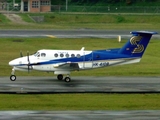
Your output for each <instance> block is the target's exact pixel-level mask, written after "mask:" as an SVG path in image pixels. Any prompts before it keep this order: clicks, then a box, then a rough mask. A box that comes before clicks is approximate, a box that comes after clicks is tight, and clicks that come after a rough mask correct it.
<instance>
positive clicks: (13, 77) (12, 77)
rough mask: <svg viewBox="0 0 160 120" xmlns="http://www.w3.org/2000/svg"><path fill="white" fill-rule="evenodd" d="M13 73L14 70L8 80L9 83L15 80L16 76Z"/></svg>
mask: <svg viewBox="0 0 160 120" xmlns="http://www.w3.org/2000/svg"><path fill="white" fill-rule="evenodd" d="M14 72H15V70H14V69H12V72H11V76H10V80H11V81H15V80H16V76H15V75H14Z"/></svg>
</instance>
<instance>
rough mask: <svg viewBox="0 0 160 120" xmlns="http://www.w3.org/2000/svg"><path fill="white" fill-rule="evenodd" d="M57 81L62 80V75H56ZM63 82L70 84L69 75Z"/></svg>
mask: <svg viewBox="0 0 160 120" xmlns="http://www.w3.org/2000/svg"><path fill="white" fill-rule="evenodd" d="M57 79H58V80H63V75H62V74H59V75H57ZM64 81H65V82H70V81H71V78H70V77H69V75H67V77H65V78H64Z"/></svg>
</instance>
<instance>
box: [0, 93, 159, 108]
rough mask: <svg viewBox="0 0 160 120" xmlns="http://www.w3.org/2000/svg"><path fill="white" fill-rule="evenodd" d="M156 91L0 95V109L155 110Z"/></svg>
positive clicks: (157, 98)
mask: <svg viewBox="0 0 160 120" xmlns="http://www.w3.org/2000/svg"><path fill="white" fill-rule="evenodd" d="M159 99H160V95H159V94H134V95H133V94H46V95H38V94H37V95H11V94H10V95H7V94H5V95H0V110H146V109H148V110H159V108H160V102H159Z"/></svg>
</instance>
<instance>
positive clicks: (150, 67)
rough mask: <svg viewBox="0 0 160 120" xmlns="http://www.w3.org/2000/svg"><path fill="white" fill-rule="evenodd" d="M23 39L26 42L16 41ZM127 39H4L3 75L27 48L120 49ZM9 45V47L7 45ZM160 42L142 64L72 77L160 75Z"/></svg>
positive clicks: (0, 50)
mask: <svg viewBox="0 0 160 120" xmlns="http://www.w3.org/2000/svg"><path fill="white" fill-rule="evenodd" d="M16 40H22V42H16ZM126 41H127V40H122V42H121V43H119V42H118V41H117V40H116V39H98V38H83V39H82V38H81V39H60V38H0V42H1V44H0V55H1V59H0V67H1V70H2V71H1V72H0V76H9V75H10V72H11V69H12V68H11V67H10V66H9V65H8V62H9V61H11V60H12V59H15V58H17V57H19V55H20V51H22V52H23V54H24V55H26V54H27V51H29V52H30V54H33V53H35V52H36V51H37V50H39V49H58V50H60V49H64V50H65V49H66V50H70V49H73V50H80V49H81V47H85V49H86V50H97V49H109V48H120V47H122V46H123V45H124V44H125V43H126ZM4 46H5V47H4ZM159 46H160V41H159V40H153V39H152V40H151V41H150V43H149V46H148V47H147V49H146V51H145V53H144V56H143V58H142V60H141V62H140V63H136V64H130V65H123V66H115V67H106V68H100V69H93V70H88V71H87V72H86V71H80V72H72V73H71V75H72V76H84V75H87V76H160V74H159V73H160V69H159V61H160V54H159V51H160V47H159ZM16 75H17V76H28V75H29V76H39V75H40V76H53V73H50V74H48V73H45V72H41V74H39V71H33V72H30V73H29V74H28V72H22V71H16Z"/></svg>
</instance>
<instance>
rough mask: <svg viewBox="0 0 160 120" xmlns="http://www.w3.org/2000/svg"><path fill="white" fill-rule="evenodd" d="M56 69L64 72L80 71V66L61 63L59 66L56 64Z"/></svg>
mask: <svg viewBox="0 0 160 120" xmlns="http://www.w3.org/2000/svg"><path fill="white" fill-rule="evenodd" d="M54 68H60V69H64V70H79V65H78V63H71V62H67V63H59V64H54Z"/></svg>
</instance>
